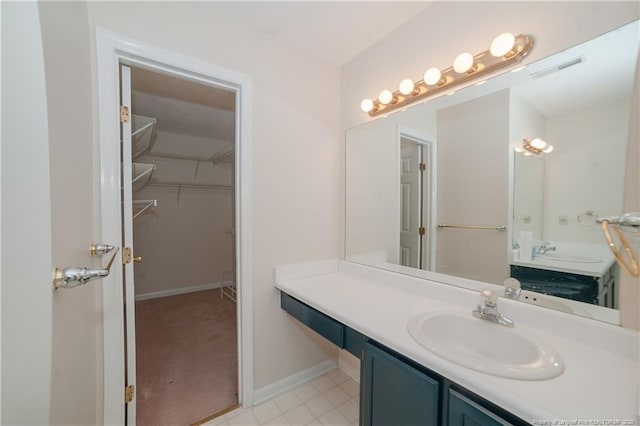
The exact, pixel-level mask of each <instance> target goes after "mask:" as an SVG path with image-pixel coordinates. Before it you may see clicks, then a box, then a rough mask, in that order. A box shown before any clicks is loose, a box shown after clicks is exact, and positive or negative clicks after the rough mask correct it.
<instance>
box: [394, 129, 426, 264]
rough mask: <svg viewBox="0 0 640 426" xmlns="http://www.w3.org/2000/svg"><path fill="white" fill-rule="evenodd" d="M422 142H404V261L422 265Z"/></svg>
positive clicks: (402, 152)
mask: <svg viewBox="0 0 640 426" xmlns="http://www.w3.org/2000/svg"><path fill="white" fill-rule="evenodd" d="M423 165H424V163H423V161H422V146H421V145H420V144H418V143H416V142H413V141H411V140H408V139H405V138H402V139H401V142H400V256H399V257H400V264H401V265H403V266H409V267H412V268H422V236H423V235H424V227H423V224H422V170H421V169H424V166H423Z"/></svg>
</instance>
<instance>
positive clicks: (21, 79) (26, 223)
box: [0, 2, 94, 425]
mask: <svg viewBox="0 0 640 426" xmlns="http://www.w3.org/2000/svg"><path fill="white" fill-rule="evenodd" d="M1 7H2V179H1V180H2V321H1V323H2V408H3V410H2V418H1V419H0V422H1V423H2V424H7V425H43V424H48V423H49V408H50V401H51V383H52V380H51V373H52V369H51V338H52V327H51V318H52V293H53V289H52V282H51V269H52V260H51V213H52V211H51V197H50V187H49V135H48V127H47V99H46V88H45V67H44V65H45V64H44V61H43V51H42V38H41V32H40V19H39V16H38V9H37V4H36V3H35V2H24V3H16V2H13V3H7V2H3V3H2V5H1ZM88 391H89V392H91V389H88ZM93 420H94V419H92V421H93Z"/></svg>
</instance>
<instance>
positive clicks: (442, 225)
mask: <svg viewBox="0 0 640 426" xmlns="http://www.w3.org/2000/svg"><path fill="white" fill-rule="evenodd" d="M438 228H456V229H482V230H489V231H500V232H502V231H506V230H507V226H506V225H498V226H481V225H447V224H446V223H439V224H438Z"/></svg>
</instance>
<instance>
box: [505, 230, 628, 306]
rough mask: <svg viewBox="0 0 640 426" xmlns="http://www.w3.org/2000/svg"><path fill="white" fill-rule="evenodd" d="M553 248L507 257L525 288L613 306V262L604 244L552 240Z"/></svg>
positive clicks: (614, 282)
mask: <svg viewBox="0 0 640 426" xmlns="http://www.w3.org/2000/svg"><path fill="white" fill-rule="evenodd" d="M553 247H554V251H551V252H548V253H545V254H543V255H539V256H536V257H535V258H533V259H531V260H521V259H514V260H512V261H511V265H510V269H511V276H512V277H513V278H516V279H517V280H518V281H520V283H521V285H522V288H523V289H525V290H530V291H535V292H538V293H542V294H548V295H552V296H557V297H562V298H565V299H571V300H577V301H579V302H585V303H589V304H593V305H599V306H604V307H607V308H614V309H617V308H618V306H616V292H617V288H616V278H617V266H616V262H615V258H614V257H613V254H612V253H611V250H609V248H608V247H607V246H606V245H605V244H584V243H570V242H559V243H553Z"/></svg>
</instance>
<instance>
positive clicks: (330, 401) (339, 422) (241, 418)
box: [204, 369, 360, 426]
mask: <svg viewBox="0 0 640 426" xmlns="http://www.w3.org/2000/svg"><path fill="white" fill-rule="evenodd" d="M359 397H360V385H359V383H358V382H356V381H355V380H353V379H352V378H350V377H349V376H348V375H346V374H345V373H344V372H343V371H342V370H339V369H335V370H333V371H330V372H329V373H326V374H324V375H322V376H320V377H317V378H315V379H312V380H310V381H309V382H308V383H305V384H303V385H300V386H298V387H297V388H294V389H292V390H290V391H288V392H286V393H284V394H282V395H280V396H277V397H275V398H273V399H271V400H269V401H267V402H263V403H262V404H260V405H257V406H255V407H251V408H249V409H244V408H238V409H237V410H234V411H231V412H230V413H227V414H225V415H223V416H220V417H217V418H215V419H213V420H210V421H208V422H207V423H204V426H212V425H226V426H235V425H247V426H249V425H251V426H253V425H269V426H272V425H273V426H281V425H295V426H297V425H331V426H343V425H345V426H349V425H357V424H358V420H359V411H358V406H359V403H358V401H359Z"/></svg>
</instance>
